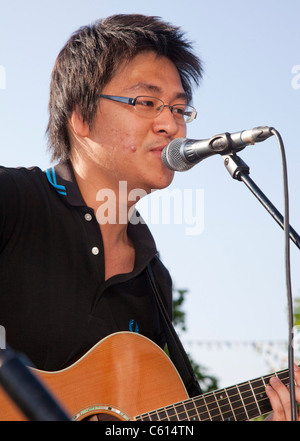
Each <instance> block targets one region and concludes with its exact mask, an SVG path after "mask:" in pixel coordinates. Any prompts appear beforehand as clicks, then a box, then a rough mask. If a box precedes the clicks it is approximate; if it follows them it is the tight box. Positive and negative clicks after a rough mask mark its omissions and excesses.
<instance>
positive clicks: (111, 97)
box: [98, 94, 197, 124]
mask: <svg viewBox="0 0 300 441" xmlns="http://www.w3.org/2000/svg"><path fill="white" fill-rule="evenodd" d="M98 97H99V98H105V99H108V100H112V101H117V102H118V103H124V104H129V105H130V106H133V107H134V108H135V110H136V111H137V112H138V113H139V111H138V109H137V108H136V102H137V100H138V99H139V98H152V99H155V100H157V101H160V102H161V104H162V105H161V106H160V108H159V110H158V113H157V114H156V115H155V116H153V118H156V117H157V116H158V115H160V114H161V112H162V111H163V110H164V108H165V107H168V108H169V109H170V111H171V113H172V115H173V116H174V114H173V110H174V109H176V106H183V105H184V104H173V105H172V106H170V105H169V104H165V103H164V102H163V101H162V100H161V99H160V98H156V97H154V96H146V95H139V96H137V97H135V98H128V97H124V96H116V95H103V94H100V95H98ZM185 106H186V107H187V108H189V109H191V113H192V116H191V117H190V118H192V119H190V120H188V121H183V124H188V123H190V122H192V121H194V119H196V117H197V110H196V109H195V107H193V106H190V105H188V104H186V105H185ZM143 116H145V115H143ZM145 117H146V116H145ZM175 120H176V121H177V122H179V121H178V120H177V119H176V118H175Z"/></svg>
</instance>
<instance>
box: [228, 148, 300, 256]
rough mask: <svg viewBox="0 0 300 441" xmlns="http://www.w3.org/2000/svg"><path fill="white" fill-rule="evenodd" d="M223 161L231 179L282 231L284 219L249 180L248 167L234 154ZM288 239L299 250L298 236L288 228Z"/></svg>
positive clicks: (299, 240)
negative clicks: (264, 210) (245, 190)
mask: <svg viewBox="0 0 300 441" xmlns="http://www.w3.org/2000/svg"><path fill="white" fill-rule="evenodd" d="M222 157H223V159H224V165H225V167H226V168H227V170H228V172H229V173H230V175H231V176H232V178H233V179H236V180H238V181H242V182H244V184H245V185H246V186H247V187H248V188H249V190H250V191H251V192H252V193H253V194H254V196H255V197H256V198H257V199H258V200H259V202H260V203H261V204H262V205H263V206H264V207H265V209H266V210H267V211H268V212H269V213H270V215H271V216H272V217H273V218H274V219H275V221H276V222H277V223H278V224H279V225H280V226H281V228H282V229H284V219H283V216H282V214H281V213H280V212H279V211H278V210H277V208H276V207H274V205H273V204H272V202H270V200H269V199H268V198H267V197H266V195H265V194H264V193H263V192H262V191H261V190H260V189H259V187H258V186H257V185H256V184H255V182H253V180H252V179H251V178H250V176H249V174H250V168H249V166H248V165H247V164H246V163H245V162H244V161H243V160H242V159H241V158H240V157H239V156H238V155H237V154H236V153H230V154H227V155H223V156H222ZM289 237H290V239H291V240H292V241H293V242H294V244H295V245H296V246H297V247H298V248H299V249H300V236H299V234H298V233H297V232H296V231H295V230H294V228H292V227H291V226H289Z"/></svg>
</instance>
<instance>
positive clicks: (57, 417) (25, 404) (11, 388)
mask: <svg viewBox="0 0 300 441" xmlns="http://www.w3.org/2000/svg"><path fill="white" fill-rule="evenodd" d="M29 364H30V362H29V361H28V360H27V359H26V358H25V356H23V355H21V354H20V355H19V354H18V353H16V352H15V351H13V350H12V349H11V348H8V347H7V348H6V349H0V386H2V387H3V389H4V391H5V392H6V393H7V395H8V396H9V397H10V398H11V399H12V400H13V402H14V403H15V404H16V406H17V407H18V408H19V409H20V410H21V411H22V412H23V414H24V415H25V416H26V417H27V418H28V420H29V421H71V419H70V418H69V417H68V415H67V414H66V413H65V412H64V410H63V409H62V408H61V407H60V406H59V404H58V403H57V402H56V401H55V399H54V397H52V395H51V394H50V393H49V392H48V390H47V389H46V388H45V387H44V385H43V384H42V383H41V382H40V381H39V379H38V378H37V376H36V375H35V374H34V372H33V371H32V370H30V369H29V368H28V367H27V366H28V365H29Z"/></svg>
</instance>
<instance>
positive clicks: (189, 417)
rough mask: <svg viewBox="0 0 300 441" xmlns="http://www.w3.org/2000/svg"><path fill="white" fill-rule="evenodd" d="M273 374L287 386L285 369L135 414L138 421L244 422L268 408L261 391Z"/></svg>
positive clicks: (269, 409) (264, 395) (269, 407)
mask: <svg viewBox="0 0 300 441" xmlns="http://www.w3.org/2000/svg"><path fill="white" fill-rule="evenodd" d="M274 375H276V376H277V377H278V378H280V380H281V381H282V382H283V383H284V384H285V385H287V384H288V382H289V376H288V370H283V371H280V372H277V373H275V374H271V375H267V376H265V377H260V378H257V379H255V380H251V381H247V382H244V383H241V384H238V385H236V386H232V387H229V388H227V389H222V390H218V391H215V392H209V393H206V394H204V395H200V396H198V397H195V398H189V399H187V400H185V401H182V402H180V403H176V404H172V405H170V406H167V407H163V408H160V409H157V410H153V411H151V412H148V413H144V414H142V415H139V416H137V417H136V418H135V419H136V420H138V421H248V420H251V419H253V418H256V417H258V416H260V415H264V414H265V413H268V412H270V411H271V406H270V402H269V399H268V397H267V394H266V392H265V388H266V385H267V384H268V382H269V380H270V378H271V377H272V376H274Z"/></svg>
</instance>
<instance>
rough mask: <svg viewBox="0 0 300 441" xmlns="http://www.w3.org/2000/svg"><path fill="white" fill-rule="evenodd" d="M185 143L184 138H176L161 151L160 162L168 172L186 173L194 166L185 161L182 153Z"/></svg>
mask: <svg viewBox="0 0 300 441" xmlns="http://www.w3.org/2000/svg"><path fill="white" fill-rule="evenodd" d="M185 141H187V140H186V139H185V138H176V139H174V140H173V141H171V142H170V144H168V145H167V146H166V147H165V148H164V149H163V151H162V153H161V160H162V162H163V164H164V165H165V166H166V167H168V168H169V169H170V170H175V171H186V170H189V169H190V168H192V167H193V166H194V165H195V164H192V163H190V162H188V161H186V159H185V156H184V153H183V151H182V147H183V146H184V143H185Z"/></svg>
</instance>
